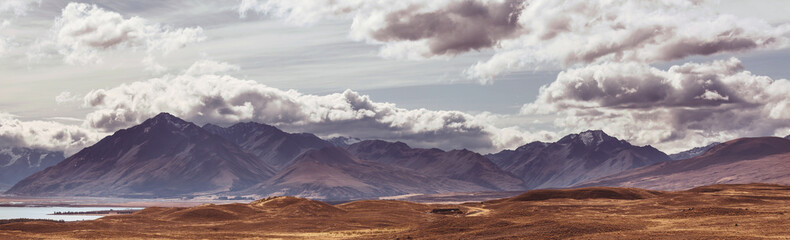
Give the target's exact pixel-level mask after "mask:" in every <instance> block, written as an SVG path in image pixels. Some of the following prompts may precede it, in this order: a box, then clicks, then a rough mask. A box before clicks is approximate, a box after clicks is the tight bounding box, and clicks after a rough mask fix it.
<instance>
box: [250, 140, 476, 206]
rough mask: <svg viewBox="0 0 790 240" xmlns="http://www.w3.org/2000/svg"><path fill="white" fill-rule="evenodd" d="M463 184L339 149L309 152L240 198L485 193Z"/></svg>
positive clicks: (321, 197) (340, 198)
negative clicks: (364, 158)
mask: <svg viewBox="0 0 790 240" xmlns="http://www.w3.org/2000/svg"><path fill="white" fill-rule="evenodd" d="M485 190H488V189H487V188H485V187H481V186H477V185H475V184H472V183H468V182H465V181H459V180H453V179H446V178H441V177H433V176H426V175H424V174H420V173H418V172H415V171H412V170H410V169H406V168H400V167H396V166H393V165H389V164H381V163H376V162H371V161H365V160H361V159H359V158H357V157H355V156H353V155H352V154H350V153H349V152H347V151H345V150H344V149H342V148H339V147H327V148H322V149H317V150H311V151H308V152H307V153H305V154H303V155H301V156H300V157H298V158H297V159H296V160H295V161H294V163H293V164H292V165H291V166H289V167H287V168H285V169H283V170H282V171H280V172H279V173H278V174H277V175H275V176H274V177H272V178H271V179H269V180H268V181H266V182H264V183H261V184H258V185H256V186H253V187H251V188H249V189H247V190H244V191H242V192H241V193H240V194H241V195H249V194H255V195H263V196H268V195H286V196H298V197H306V198H313V199H323V200H346V199H363V198H377V197H381V196H394V195H403V194H411V193H440V192H463V191H485Z"/></svg>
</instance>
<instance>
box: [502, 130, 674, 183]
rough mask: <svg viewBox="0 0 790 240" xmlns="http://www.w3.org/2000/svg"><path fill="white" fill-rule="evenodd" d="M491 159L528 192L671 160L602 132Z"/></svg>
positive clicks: (573, 136)
mask: <svg viewBox="0 0 790 240" xmlns="http://www.w3.org/2000/svg"><path fill="white" fill-rule="evenodd" d="M488 157H489V158H491V159H493V161H494V162H496V163H497V165H499V166H500V167H501V168H502V169H503V170H505V171H509V172H511V173H513V174H514V175H515V176H518V177H520V178H521V179H523V180H524V182H525V184H526V186H527V187H528V188H529V189H539V188H563V187H568V186H572V185H574V184H577V183H580V182H584V181H587V180H590V179H595V178H600V177H604V176H609V175H612V174H615V173H619V172H621V171H624V170H629V169H634V168H639V167H644V166H649V165H653V164H656V163H660V162H665V161H669V160H670V158H669V156H667V155H666V154H664V153H663V152H661V151H659V150H657V149H655V148H653V147H651V146H644V147H639V146H633V145H631V144H630V143H628V142H626V141H623V140H618V139H616V138H614V137H611V136H609V135H607V134H606V133H604V132H603V131H586V132H582V133H579V134H571V135H568V136H565V137H563V138H562V139H560V140H559V141H557V142H554V143H542V142H533V143H529V144H527V145H524V146H522V147H519V148H518V149H516V150H512V151H503V152H499V153H496V154H491V155H489V156H488Z"/></svg>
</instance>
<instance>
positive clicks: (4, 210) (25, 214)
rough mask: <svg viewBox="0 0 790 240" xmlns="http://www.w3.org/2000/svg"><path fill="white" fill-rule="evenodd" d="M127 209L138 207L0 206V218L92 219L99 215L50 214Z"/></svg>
mask: <svg viewBox="0 0 790 240" xmlns="http://www.w3.org/2000/svg"><path fill="white" fill-rule="evenodd" d="M110 209H114V210H129V209H140V208H111V207H0V219H15V218H31V219H51V220H63V221H83V220H94V219H97V218H100V217H102V216H99V215H50V214H52V213H54V212H87V211H103V210H110Z"/></svg>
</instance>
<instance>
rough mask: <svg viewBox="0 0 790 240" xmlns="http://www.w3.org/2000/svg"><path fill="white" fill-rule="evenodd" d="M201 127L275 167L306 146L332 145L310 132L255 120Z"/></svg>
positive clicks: (278, 166)
mask: <svg viewBox="0 0 790 240" xmlns="http://www.w3.org/2000/svg"><path fill="white" fill-rule="evenodd" d="M203 129H205V130H207V131H209V132H211V133H214V134H217V135H219V136H222V137H223V138H225V139H227V140H229V141H231V142H233V143H234V144H236V145H238V146H239V147H241V148H242V149H244V150H245V151H246V152H248V153H251V154H253V155H255V156H256V157H258V159H260V160H261V161H263V162H264V163H265V164H267V165H269V166H272V167H273V168H274V169H275V170H280V169H282V168H285V167H287V166H289V165H290V164H291V162H292V161H293V160H294V158H296V157H297V156H299V155H300V154H302V153H304V152H306V151H308V150H311V149H318V148H323V147H329V146H332V143H329V142H327V141H324V140H322V139H320V138H318V137H316V136H315V135H313V134H310V133H286V132H283V131H281V130H280V129H277V128H276V127H273V126H269V125H265V124H260V123H255V122H248V123H238V124H235V125H233V126H230V127H227V128H223V127H219V126H216V125H212V124H206V125H205V126H203Z"/></svg>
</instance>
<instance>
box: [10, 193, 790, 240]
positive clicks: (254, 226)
mask: <svg viewBox="0 0 790 240" xmlns="http://www.w3.org/2000/svg"><path fill="white" fill-rule="evenodd" d="M437 208H458V209H461V211H463V213H462V214H448V215H442V214H433V213H430V212H431V210H433V209H437ZM788 212H790V187H789V186H781V185H769V184H748V185H714V186H707V187H699V188H695V189H691V190H687V191H678V192H658V191H648V190H642V189H632V188H601V187H597V188H583V189H569V190H536V191H530V192H526V193H524V194H521V195H519V196H516V197H513V198H505V199H499V200H493V201H486V202H475V203H465V204H460V205H434V204H419V203H411V202H405V201H387V200H364V201H354V202H349V203H344V204H340V205H334V206H332V205H329V204H326V203H323V202H319V201H312V200H307V199H301V198H293V197H277V198H269V199H264V200H259V201H255V202H252V203H249V204H241V203H235V204H226V205H211V204H207V205H202V206H197V207H191V208H163V207H150V208H146V209H145V210H142V211H140V212H137V213H135V214H130V215H118V216H107V217H103V218H101V219H98V220H94V221H84V222H65V223H61V222H47V221H31V222H14V223H6V224H1V225H0V239H85V238H88V239H91V238H122V239H410V238H411V239H568V238H570V239H623V238H626V239H678V238H680V239H765V238H774V239H788V238H790V214H788Z"/></svg>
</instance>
